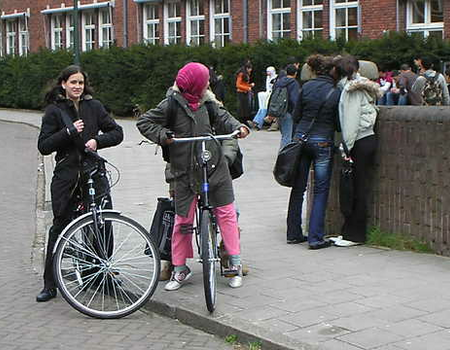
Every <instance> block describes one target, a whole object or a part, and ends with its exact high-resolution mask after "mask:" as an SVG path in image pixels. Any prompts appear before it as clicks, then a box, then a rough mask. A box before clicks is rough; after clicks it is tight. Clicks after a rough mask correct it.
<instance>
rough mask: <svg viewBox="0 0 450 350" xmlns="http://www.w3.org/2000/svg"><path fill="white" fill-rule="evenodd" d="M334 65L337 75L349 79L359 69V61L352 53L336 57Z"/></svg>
mask: <svg viewBox="0 0 450 350" xmlns="http://www.w3.org/2000/svg"><path fill="white" fill-rule="evenodd" d="M334 65H335V68H336V73H337V75H339V76H340V77H347V79H349V80H350V79H352V78H353V75H354V74H355V73H356V72H358V70H359V61H358V60H357V59H356V57H355V56H352V55H345V56H337V57H336V58H335V59H334Z"/></svg>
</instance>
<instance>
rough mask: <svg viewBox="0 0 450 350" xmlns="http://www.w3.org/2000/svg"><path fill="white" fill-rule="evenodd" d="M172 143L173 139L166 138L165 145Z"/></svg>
mask: <svg viewBox="0 0 450 350" xmlns="http://www.w3.org/2000/svg"><path fill="white" fill-rule="evenodd" d="M172 143H173V139H167V140H166V142H165V144H166V146H168V145H171V144H172Z"/></svg>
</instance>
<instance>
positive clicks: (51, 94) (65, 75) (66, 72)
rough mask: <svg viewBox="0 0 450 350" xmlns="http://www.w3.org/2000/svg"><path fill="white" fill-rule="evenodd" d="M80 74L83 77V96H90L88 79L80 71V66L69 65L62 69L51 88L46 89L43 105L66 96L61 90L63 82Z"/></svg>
mask: <svg viewBox="0 0 450 350" xmlns="http://www.w3.org/2000/svg"><path fill="white" fill-rule="evenodd" d="M77 73H81V74H83V77H84V91H83V95H91V94H92V93H93V92H94V91H93V90H92V88H91V86H90V84H89V78H88V75H87V73H86V72H85V71H83V70H82V69H81V67H80V66H76V65H71V66H68V67H66V68H64V69H63V70H62V71H61V73H59V76H58V78H57V79H56V81H55V82H53V84H52V86H51V87H50V88H49V89H48V91H47V93H46V94H45V97H44V102H45V105H49V104H51V103H53V102H55V101H57V100H58V99H59V96H61V95H62V96H64V97H65V96H66V92H65V91H64V89H63V88H62V83H63V81H64V82H65V81H67V80H68V79H69V78H70V76H71V75H73V74H77Z"/></svg>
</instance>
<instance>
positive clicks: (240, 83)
mask: <svg viewBox="0 0 450 350" xmlns="http://www.w3.org/2000/svg"><path fill="white" fill-rule="evenodd" d="M236 88H237V91H238V92H249V91H250V90H251V89H252V86H251V85H250V83H248V82H246V81H244V73H242V72H241V73H239V74H238V76H237V78H236Z"/></svg>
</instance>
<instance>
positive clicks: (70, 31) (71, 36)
mask: <svg viewBox="0 0 450 350" xmlns="http://www.w3.org/2000/svg"><path fill="white" fill-rule="evenodd" d="M73 16H74V15H73V14H72V13H67V14H66V19H65V22H66V48H67V49H73V48H74V46H75V32H74V31H75V18H74V17H73ZM71 20H72V25H71V23H70V22H71Z"/></svg>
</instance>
